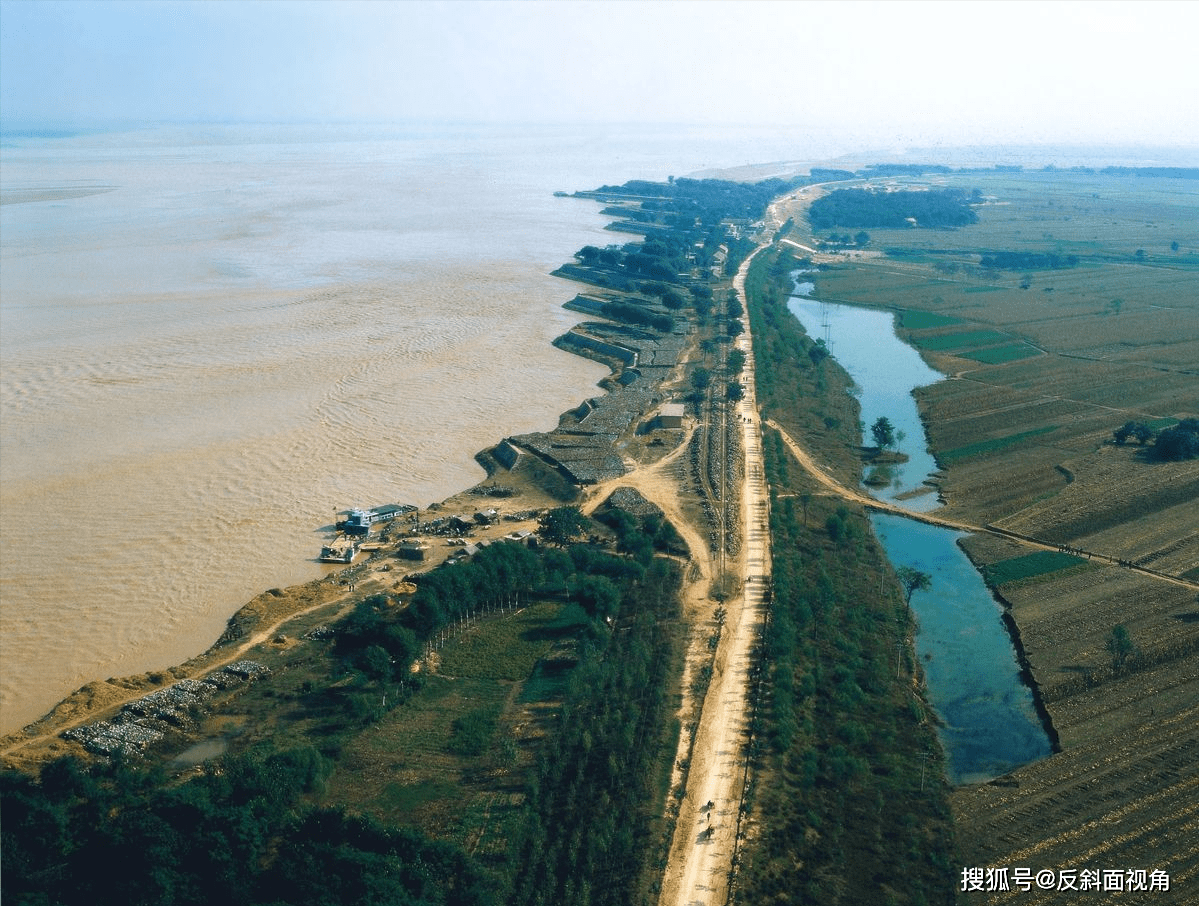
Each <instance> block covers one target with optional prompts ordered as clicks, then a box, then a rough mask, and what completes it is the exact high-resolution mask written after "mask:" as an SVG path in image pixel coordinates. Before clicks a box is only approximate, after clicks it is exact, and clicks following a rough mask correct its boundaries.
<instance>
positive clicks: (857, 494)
mask: <svg viewBox="0 0 1199 906" xmlns="http://www.w3.org/2000/svg"><path fill="white" fill-rule="evenodd" d="M765 423H766V424H767V425H769V426H770V427H771V428H773V429H774V430H776V431H778V432H779V434H780V435H781V436H782V438H783V442H784V443H785V444H786V445H787V448H788V449H789V450H790V451H791V454H792V455H793V456H794V457H795V459H796V460H797V461H798V462H799V464H800V465H801V466H803V468H804V469H805V470H806V471H807V472H808V474H810V475H811V476H812V477H813V478H815V479H816V480H817V481H818V482H819V483H820V484H821V485H822V486H823V487H824V488H825V489H826V490H828V491H830V492H831V493H833V494H835V495H836V496H838V497H840V498H842V499H844V500H850V501H853V502H854V503H857V504H860V505H861V506H864V507H866V508H867V509H870V510H875V511H877V512H883V513H893V514H895V515H897V516H906V517H907V518H908V519H915V520H916V521H917V522H924V523H927V524H929V525H937V526H941V527H942V528H949V529H954V530H955V531H959V532H970V533H972V534H979V533H985V534H989V535H995V536H997V537H1000V538H1007V539H1008V540H1010V541H1017V542H1019V543H1020V544H1023V545H1026V546H1028V547H1035V548H1037V549H1039V550H1047V551H1058V550H1061V547H1062V546H1061V545H1060V544H1057V543H1056V542H1053V541H1043V540H1041V539H1039V538H1035V537H1033V536H1031V535H1025V534H1022V533H1020V532H1013V531H1010V530H1009V529H1004V528H1000V527H999V526H996V525H973V524H971V523H968V522H961V521H959V520H957V519H947V518H945V517H944V516H938V515H936V514H935V513H918V512H914V511H912V510H905V509H904V508H903V507H901V506H897V505H895V504H893V503H888V502H886V501H884V500H877V499H875V498H874V497H871V496H870V495H868V494H864V493H862V492H861V491H856V490H854V489H853V488H849V487H846V486H845V485H843V484H842V483H841V482H839V481H838V480H837V479H836V478H834V477H833V476H832V475H830V474H829V473H828V472H827V471H826V470H825V469H824V468H823V467H822V466H820V465H819V464H818V463H817V462H816V460H815V459H813V458H812V456H811V454H809V453H808V452H807V451H806V450H805V449H804V448H803V446H802V445H800V444H799V442H798V441H796V440H795V438H794V437H792V436H791V434H790V433H789V432H788V431H787V430H786V429H785V428H783V426H782V425H780V424H779V423H778V422H776V421H774V420H773V419H766V422H765ZM1072 552H1073V553H1075V554H1079V555H1082V556H1085V557H1087V559H1088V560H1090V561H1092V562H1094V561H1098V562H1101V563H1107V564H1109V565H1111V566H1123V567H1124V568H1125V569H1128V570H1131V571H1132V572H1136V573H1140V574H1141V575H1144V576H1148V577H1150V578H1152V579H1158V580H1160V581H1162V582H1169V583H1171V584H1173V585H1179V586H1182V587H1183V588H1191V589H1196V590H1199V582H1192V581H1190V580H1187V579H1182V578H1180V577H1178V576H1171V575H1169V574H1168V573H1163V572H1158V571H1157V570H1154V569H1150V568H1149V567H1146V566H1137V565H1135V564H1128V563H1126V562H1121V560H1120V558H1119V557H1113V556H1112V555H1110V554H1105V553H1101V552H1099V551H1088V550H1081V549H1079V548H1073V549H1072Z"/></svg>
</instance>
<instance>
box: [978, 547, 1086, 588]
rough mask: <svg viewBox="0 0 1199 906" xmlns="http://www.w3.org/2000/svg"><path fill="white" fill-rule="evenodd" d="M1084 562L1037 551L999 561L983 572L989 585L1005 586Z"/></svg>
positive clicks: (1065, 555) (1061, 554)
mask: <svg viewBox="0 0 1199 906" xmlns="http://www.w3.org/2000/svg"><path fill="white" fill-rule="evenodd" d="M1086 562H1087V561H1086V560H1084V559H1083V558H1082V557H1076V556H1074V555H1073V554H1063V553H1060V552H1058V551H1037V552H1035V553H1032V554H1025V555H1024V556H1022V557H1012V558H1010V559H1008V560H1000V561H999V562H998V563H991V564H989V565H988V566H987V567H986V569H985V570H984V572H985V573H986V577H987V581H988V582H989V583H990V584H991V585H1006V584H1007V583H1008V582H1019V581H1022V580H1025V579H1031V578H1034V577H1036V576H1043V575H1046V574H1048V573H1054V572H1057V571H1058V570H1061V569H1071V568H1073V567H1076V566H1080V565H1083V564H1085V563H1086Z"/></svg>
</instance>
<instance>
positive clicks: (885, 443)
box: [870, 415, 895, 450]
mask: <svg viewBox="0 0 1199 906" xmlns="http://www.w3.org/2000/svg"><path fill="white" fill-rule="evenodd" d="M870 433H871V435H873V436H874V443H875V446H877V447H878V448H879V449H880V450H883V449H887V448H890V447H893V446H895V428H894V426H893V425H892V424H891V420H890V419H888V418H887V416H885V415H880V416H879V417H878V420H877V421H876V422H875V423H874V424H873V425H871V426H870Z"/></svg>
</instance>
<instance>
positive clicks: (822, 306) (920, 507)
mask: <svg viewBox="0 0 1199 906" xmlns="http://www.w3.org/2000/svg"><path fill="white" fill-rule="evenodd" d="M814 289H815V284H813V283H810V282H802V283H797V284H796V288H795V292H794V294H793V295H792V296H791V299H790V301H789V303H788V307H789V308H790V310H791V313H792V314H794V315H795V317H797V318H798V319H799V321H800V323H801V324H803V326H804V329H805V330H806V331H807V332H808V336H810V337H812V338H813V339H822V340H824V341H825V343H826V344H827V345H828V347H829V351H830V352H831V353H832V354H833V357H834V358H835V359H836V360H837V361H838V363H840V365H841V367H842V368H844V369H845V370H846V371H848V372H849V375H850V377H852V378H853V380H854V383H855V384H856V390H855V392H856V394H857V397H858V402H859V403H860V405H861V407H862V416H861V417H862V443H863V445H865V446H873V445H874V441H873V439H871V435H870V426H871V425H872V424H874V422H875V421H876V420H877V419H878V418H880V417H885V418H887V419H888V420H889V421H890V422H891V425H892V426H893V427H894V428H895V431H896V435H897V436H899V435H900V434H901V433H902V439H901V440H900V441H899V452H900V453H903V454H904V455H906V456H907V457H908V460H907V462H903V463H898V464H895V465H887V466H872V467H868V468H867V470H866V471H867V476H868V477H869V475H870V473H876V475H878V477H880V478H883V479H885V482H884V483H875V482H874V481H872V482H871V484H870V488H871V493H872V494H874V496H876V497H878V498H879V499H881V500H889V501H891V502H893V503H899V504H902V505H903V506H904V507H905V508H906V509H910V510H915V511H917V512H928V511H930V510H933V509H936V508H937V507H938V506H939V505H940V502H939V501H938V500H937V496H936V494H935V493H932V489H931V488H930V487H929V486H928V485H925V484H924V481H925V479H926V478H928V476H929V475H930V474H932V473H933V472H935V471H936V470H937V464H936V461H935V460H934V459H933V457H932V454H931V453H929V452H928V444H927V442H926V441H925V436H924V424H923V422H921V421H920V412H919V410H918V409H917V408H916V400H915V397H913V396H912V390H913V389H915V388H916V387H924V386H927V385H928V384H935V383H936V382H937V381H939V380H941V378H942V377H944V375H942V374H941V373H940V372H939V371H937V370H935V369H933V368H930V367H929V366H928V365H927V364H925V362H924V360H923V359H922V358H920V354H919V353H918V352H916V350H915V349H913V348H912V347H911V346H908V345H907V344H906V343H903V342H900V340H899V338H898V337H897V336H896V335H895V324H894V315H892V314H891V312H888V311H876V310H874V309H869V308H857V307H855V306H852V305H839V304H837V303H830V302H821V301H820V300H818V299H814V298H812V295H811V294H812V292H813V291H814ZM880 473H881V474H880Z"/></svg>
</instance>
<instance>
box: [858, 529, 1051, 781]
mask: <svg viewBox="0 0 1199 906" xmlns="http://www.w3.org/2000/svg"><path fill="white" fill-rule="evenodd" d="M870 522H871V525H873V526H874V533H875V535H877V536H878V539H879V541H880V542H881V543H882V545H883V549H884V550H885V551H886V552H887V557H888V558H889V559H890V560H891V563H892V565H894V566H895V567H896V568H897V569H898V568H899V567H901V566H910V567H912V568H913V569H918V570H920V571H921V572H923V573H927V574H928V575H929V576H931V579H932V581H931V583H930V586H929V588H928V590H927V591H917V592H915V593H914V594H913V595H912V602H911V607H912V612H913V613H914V614H915V615H916V621H917V627H918V628H917V632H916V656H917V657H918V658H919V659H920V665H921V667H922V669H923V670H924V676H925V679H926V681H927V683H928V692H929V700H930V701H931V703H932V706H933V707H934V708H935V709H936V710H937V714H938V715H939V716H940V718H941V726H940V727H939V728H938V732H939V733H940V735H941V743H942V745H943V746H944V747H945V753H946V756H947V761H948V765H947V768H948V774H949V779H950V781H951V782H952V783H972V782H975V781H984V780H990V779H992V778H994V777H998V776H999V775H1001V774H1005V773H1007V772H1008V771H1010V770H1012V769H1013V768H1015V767H1018V766H1019V765H1022V764H1027V763H1028V762H1030V761H1035V760H1036V759H1038V758H1044V757H1045V756H1046V755H1048V754H1049V752H1050V744H1049V739H1048V737H1047V736H1046V735H1045V729H1044V727H1043V726H1042V724H1041V719H1040V716H1039V715H1038V714H1037V710H1036V705H1035V704H1034V703H1033V697H1032V690H1031V689H1029V688H1028V686H1027V685H1025V684H1024V683H1023V682H1022V681H1021V677H1020V672H1021V671H1020V664H1019V662H1018V660H1017V658H1016V652H1015V651H1014V649H1013V648H1012V642H1011V638H1010V637H1009V636H1008V633H1007V628H1006V627H1005V626H1004V624H1003V612H1002V608H1001V607H1000V605H999V603H998V602H997V601H996V600H995V599H994V597H993V596H992V595H991V592H990V590H989V589H988V588H987V586H986V583H985V582H983V580H982V577H981V576H980V575H979V574H978V571H977V570H976V569H975V568H974V564H972V563H971V562H970V559H969V558H968V557H967V556H966V555H965V554H964V553H963V552H962V550H961V548H959V547H958V545H957V540H958V539H959V538H961V537H962V536H963V535H964V533H963V532H954V531H950V530H949V529H943V528H938V527H937V526H934V525H928V524H926V523H923V522H917V521H916V520H914V519H905V518H904V517H902V516H893V515H889V514H886V513H874V514H872V515H871V517H870Z"/></svg>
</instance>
